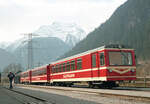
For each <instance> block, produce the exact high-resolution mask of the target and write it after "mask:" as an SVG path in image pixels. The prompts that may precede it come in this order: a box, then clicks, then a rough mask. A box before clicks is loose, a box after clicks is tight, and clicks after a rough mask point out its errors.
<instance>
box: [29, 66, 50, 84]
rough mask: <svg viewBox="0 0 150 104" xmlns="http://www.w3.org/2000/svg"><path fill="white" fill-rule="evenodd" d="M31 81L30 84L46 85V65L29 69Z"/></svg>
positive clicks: (47, 79) (47, 72) (47, 76)
mask: <svg viewBox="0 0 150 104" xmlns="http://www.w3.org/2000/svg"><path fill="white" fill-rule="evenodd" d="M30 71H31V78H30V79H31V81H30V83H48V82H49V75H50V72H49V71H50V70H49V69H48V65H45V66H41V67H37V68H34V69H31V70H30Z"/></svg>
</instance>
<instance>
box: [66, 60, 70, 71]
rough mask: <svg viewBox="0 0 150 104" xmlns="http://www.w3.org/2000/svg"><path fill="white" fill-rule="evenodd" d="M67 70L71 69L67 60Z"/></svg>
mask: <svg viewBox="0 0 150 104" xmlns="http://www.w3.org/2000/svg"><path fill="white" fill-rule="evenodd" d="M66 69H67V71H70V63H69V62H67V67H66Z"/></svg>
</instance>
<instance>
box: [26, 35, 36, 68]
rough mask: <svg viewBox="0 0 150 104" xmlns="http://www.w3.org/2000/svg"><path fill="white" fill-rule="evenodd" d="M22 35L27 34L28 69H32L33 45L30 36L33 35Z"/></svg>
mask: <svg viewBox="0 0 150 104" xmlns="http://www.w3.org/2000/svg"><path fill="white" fill-rule="evenodd" d="M24 35H27V36H28V40H27V42H28V47H27V50H28V52H27V54H28V59H27V60H28V62H27V63H28V69H32V68H33V66H34V65H33V64H34V63H33V45H32V37H33V34H32V33H28V34H24Z"/></svg>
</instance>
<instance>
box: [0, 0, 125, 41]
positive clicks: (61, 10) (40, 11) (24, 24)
mask: <svg viewBox="0 0 150 104" xmlns="http://www.w3.org/2000/svg"><path fill="white" fill-rule="evenodd" d="M124 1H126V0H0V30H1V31H0V34H5V35H4V36H6V37H8V35H10V34H11V36H12V37H13V38H11V39H15V38H17V37H18V35H19V34H20V33H27V32H33V31H35V30H36V29H37V28H39V27H40V26H41V25H45V24H50V23H52V22H53V21H65V22H66V21H72V22H75V23H77V24H79V25H80V26H82V27H83V28H84V29H85V30H86V32H90V31H92V30H93V29H94V28H95V27H97V26H99V25H100V24H101V23H102V22H104V21H105V20H106V19H108V18H109V17H110V16H111V14H112V13H113V12H114V10H115V9H116V8H117V7H118V6H119V5H120V4H122V3H123V2H124ZM6 37H4V38H3V37H1V39H4V40H5V39H6Z"/></svg>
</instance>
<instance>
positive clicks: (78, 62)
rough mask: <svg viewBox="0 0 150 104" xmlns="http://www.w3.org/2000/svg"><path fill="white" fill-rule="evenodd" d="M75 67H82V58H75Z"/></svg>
mask: <svg viewBox="0 0 150 104" xmlns="http://www.w3.org/2000/svg"><path fill="white" fill-rule="evenodd" d="M77 69H82V59H77Z"/></svg>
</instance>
